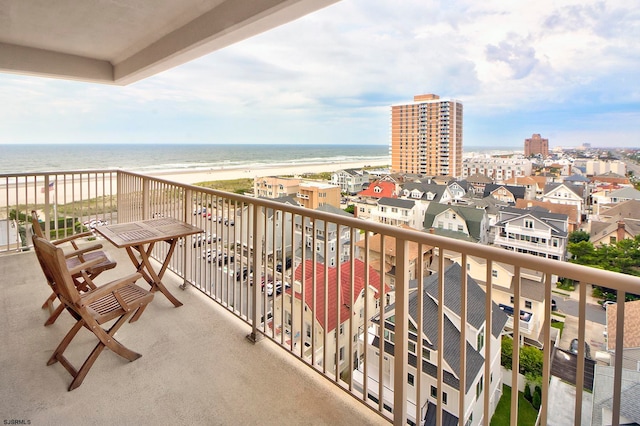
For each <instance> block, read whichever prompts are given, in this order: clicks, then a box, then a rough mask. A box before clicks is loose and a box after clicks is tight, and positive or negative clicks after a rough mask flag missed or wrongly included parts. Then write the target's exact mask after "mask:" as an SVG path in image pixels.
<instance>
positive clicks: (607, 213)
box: [597, 200, 640, 222]
mask: <svg viewBox="0 0 640 426" xmlns="http://www.w3.org/2000/svg"><path fill="white" fill-rule="evenodd" d="M597 219H598V220H600V221H603V222H616V221H618V220H624V221H625V222H630V221H637V222H640V200H628V201H623V202H621V203H619V204H609V205H606V206H604V205H603V206H601V208H600V209H599V211H598V217H597Z"/></svg>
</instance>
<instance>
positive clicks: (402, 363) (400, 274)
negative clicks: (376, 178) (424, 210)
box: [380, 238, 422, 426]
mask: <svg viewBox="0 0 640 426" xmlns="http://www.w3.org/2000/svg"><path fill="white" fill-rule="evenodd" d="M408 253H409V242H408V241H407V240H405V239H401V238H396V254H397V257H396V271H397V275H396V312H395V316H396V321H395V341H394V346H395V355H394V360H393V363H394V365H393V390H394V394H393V424H394V425H397V426H403V425H406V424H407V386H408V385H407V373H408V368H407V364H408V361H409V359H408V358H409V357H408V353H407V351H408V344H407V341H408V339H409V333H408V322H409V278H410V277H409V256H408ZM382 263H383V265H384V261H383V262H382ZM382 276H383V277H384V274H383V275H382ZM382 285H384V280H383V281H382ZM421 314H422V312H420V313H419V315H421ZM380 323H381V324H384V321H380ZM418 335H419V336H420V334H418ZM381 346H382V347H384V343H382V344H381ZM381 353H382V351H381ZM418 356H419V358H418V359H421V357H422V355H421V354H418Z"/></svg>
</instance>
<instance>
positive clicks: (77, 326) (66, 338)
mask: <svg viewBox="0 0 640 426" xmlns="http://www.w3.org/2000/svg"><path fill="white" fill-rule="evenodd" d="M83 325H84V320H80V321H78V322H76V324H75V325H74V326H73V327H71V330H69V332H68V333H67V335H66V336H64V339H62V342H60V344H59V345H58V347H57V348H56V350H55V351H53V355H51V358H49V361H47V365H51V364H55V363H56V362H57V361H58V360H59V359H60V358H61V357H63V355H62V354H63V353H64V351H65V350H66V349H67V346H69V343H71V341H72V340H73V338H74V337H75V336H76V334H78V331H80V329H81V328H82V326H83Z"/></svg>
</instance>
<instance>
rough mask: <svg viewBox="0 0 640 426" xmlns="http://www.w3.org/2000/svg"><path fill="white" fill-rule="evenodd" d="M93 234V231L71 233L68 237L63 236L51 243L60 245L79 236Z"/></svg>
mask: <svg viewBox="0 0 640 426" xmlns="http://www.w3.org/2000/svg"><path fill="white" fill-rule="evenodd" d="M91 236H93V233H91V232H83V233H81V234H75V235H71V236H69V237H66V238H61V239H59V240H55V241H52V242H51V243H52V244H53V245H54V246H57V245H60V244H64V243H68V242H69V241H73V240H77V239H78V238H84V237H91Z"/></svg>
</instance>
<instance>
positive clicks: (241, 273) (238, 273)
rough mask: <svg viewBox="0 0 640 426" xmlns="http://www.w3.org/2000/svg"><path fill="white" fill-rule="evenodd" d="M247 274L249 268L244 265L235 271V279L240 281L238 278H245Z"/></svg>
mask: <svg viewBox="0 0 640 426" xmlns="http://www.w3.org/2000/svg"><path fill="white" fill-rule="evenodd" d="M251 273H252V274H253V268H251ZM248 275H249V268H247V267H246V266H245V267H243V268H242V269H239V270H237V271H236V281H240V278H242V279H243V280H246V279H247V276H248Z"/></svg>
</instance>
